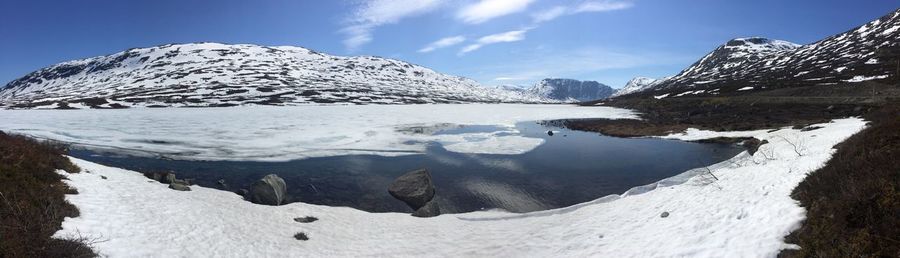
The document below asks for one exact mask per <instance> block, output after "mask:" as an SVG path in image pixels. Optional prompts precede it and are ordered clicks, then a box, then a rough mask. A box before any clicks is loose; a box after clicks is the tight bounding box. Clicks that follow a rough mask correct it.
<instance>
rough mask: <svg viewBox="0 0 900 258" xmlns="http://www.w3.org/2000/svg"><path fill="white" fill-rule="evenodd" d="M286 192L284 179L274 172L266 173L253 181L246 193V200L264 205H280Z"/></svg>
mask: <svg viewBox="0 0 900 258" xmlns="http://www.w3.org/2000/svg"><path fill="white" fill-rule="evenodd" d="M286 193H287V185H286V184H285V183H284V179H281V177H278V176H277V175H275V174H268V175H266V176H265V177H263V178H262V179H260V180H258V181H256V182H254V183H253V185H252V186H251V187H250V190H249V192H248V193H247V196H245V198H247V200H249V201H251V202H253V203H256V204H264V205H281V204H282V203H283V202H284V197H285V194H286Z"/></svg>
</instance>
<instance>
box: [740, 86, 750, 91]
mask: <svg viewBox="0 0 900 258" xmlns="http://www.w3.org/2000/svg"><path fill="white" fill-rule="evenodd" d="M753 88H754V87H743V88H740V89H738V90H737V91H745V90H752V89H753Z"/></svg>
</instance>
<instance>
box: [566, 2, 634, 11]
mask: <svg viewBox="0 0 900 258" xmlns="http://www.w3.org/2000/svg"><path fill="white" fill-rule="evenodd" d="M632 6H634V4H632V3H631V2H621V1H610V0H605V1H588V2H584V3H582V4H580V5H578V7H576V8H575V12H576V13H583V12H608V11H615V10H622V9H628V8H631V7H632Z"/></svg>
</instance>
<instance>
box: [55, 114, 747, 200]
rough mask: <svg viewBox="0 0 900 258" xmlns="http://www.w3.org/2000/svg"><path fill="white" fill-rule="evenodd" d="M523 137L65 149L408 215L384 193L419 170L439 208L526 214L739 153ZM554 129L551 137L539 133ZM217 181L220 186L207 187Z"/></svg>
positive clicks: (574, 134)
mask: <svg viewBox="0 0 900 258" xmlns="http://www.w3.org/2000/svg"><path fill="white" fill-rule="evenodd" d="M517 128H518V129H519V130H520V131H521V132H522V134H523V135H524V136H528V137H540V138H543V139H545V142H544V144H542V145H541V146H539V147H537V148H536V149H534V150H532V151H530V152H528V153H525V154H521V155H493V154H492V155H487V154H461V153H454V152H449V151H446V150H445V149H444V148H442V147H441V146H440V145H438V144H433V145H430V146H429V147H428V148H427V152H426V153H425V154H421V155H409V156H401V157H382V156H375V155H348V156H336V157H326V158H311V159H304V160H295V161H288V162H246V161H181V160H163V159H156V158H145V157H133V156H122V155H110V154H104V153H98V152H93V151H90V150H83V149H81V150H78V149H76V150H73V151H72V152H71V153H70V154H71V155H72V156H74V157H77V158H81V159H85V160H89V161H92V162H96V163H100V164H104V165H109V166H114V167H120V168H126V169H130V170H136V171H160V170H172V171H175V173H176V174H177V175H178V177H179V178H194V179H195V180H196V182H197V183H198V184H199V185H202V186H207V187H214V188H219V189H225V190H236V189H240V188H247V186H249V184H250V183H252V182H253V181H254V180H257V179H259V178H261V177H263V176H264V175H266V174H269V173H274V174H278V175H279V176H281V177H282V178H284V179H285V181H286V182H287V185H288V192H289V193H288V194H289V195H290V196H289V198H290V200H291V201H302V202H306V203H313V204H324V205H330V206H350V207H354V208H358V209H362V210H366V211H374V212H385V211H399V212H411V210H410V209H409V208H407V207H406V205H405V204H403V203H402V202H400V201H398V200H396V199H394V198H392V197H391V196H390V195H389V194H388V193H387V187H388V185H389V184H390V183H391V181H392V180H393V179H394V178H396V177H398V176H400V175H401V174H403V173H405V172H408V171H411V170H414V169H418V168H427V169H428V170H430V171H431V173H432V176H433V177H434V183H435V187H436V188H437V196H438V197H437V198H438V199H439V201H440V205H441V209H442V211H443V212H445V213H453V212H466V211H474V210H481V209H491V208H502V209H506V210H509V211H514V212H527V211H535V210H544V209H551V208H558V207H565V206H569V205H573V204H577V203H581V202H586V201H590V200H593V199H596V198H599V197H602V196H605V195H608V194H619V193H622V192H624V191H626V190H628V189H629V188H631V187H634V186H639V185H644V184H649V183H652V182H655V181H658V180H660V179H663V178H666V177H669V176H673V175H676V174H678V173H681V172H683V171H686V170H689V169H691V168H695V167H700V166H705V165H709V164H714V163H717V162H719V161H722V160H725V159H727V158H730V157H732V156H734V155H736V154H738V153H739V152H741V151H742V149H741V148H739V147H736V146H733V145H723V144H700V143H690V142H682V141H674V140H661V139H623V138H615V137H607V136H602V135H598V134H596V133H586V132H579V131H571V130H567V129H560V128H558V127H550V126H545V125H541V124H537V123H534V122H529V123H520V124H518V125H517ZM499 129H500V128H498V127H494V126H465V127H456V128H450V129H444V130H441V131H438V132H436V133H435V134H459V133H472V132H493V131H497V130H499ZM547 130H554V131H556V133H555V134H554V136H549V135H547V133H546V132H547ZM219 179H224V180H225V182H226V184H227V186H226V187H222V186H219V185H217V184H216V181H217V180H219Z"/></svg>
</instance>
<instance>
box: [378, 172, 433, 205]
mask: <svg viewBox="0 0 900 258" xmlns="http://www.w3.org/2000/svg"><path fill="white" fill-rule="evenodd" d="M388 193H390V194H391V196H393V197H394V198H397V199H399V200H401V201H403V202H405V203H406V205H409V207H410V208H412V209H413V210H419V208H422V207H423V206H425V204H427V203H428V202H429V201H431V199H433V198H434V184H433V183H432V182H431V173H428V170H425V169H419V170H415V171H412V172H409V173H406V174H403V175H402V176H400V177H398V178H397V179H395V180H394V182H393V183H391V185H390V186H389V187H388Z"/></svg>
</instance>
